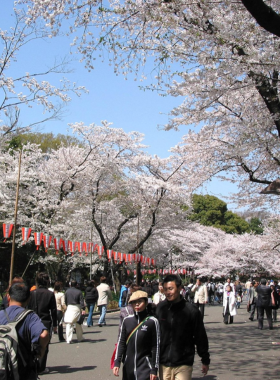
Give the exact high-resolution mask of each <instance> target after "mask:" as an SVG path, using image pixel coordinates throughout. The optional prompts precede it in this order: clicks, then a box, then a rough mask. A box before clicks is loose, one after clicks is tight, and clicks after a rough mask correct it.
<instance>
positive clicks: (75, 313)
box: [64, 281, 85, 344]
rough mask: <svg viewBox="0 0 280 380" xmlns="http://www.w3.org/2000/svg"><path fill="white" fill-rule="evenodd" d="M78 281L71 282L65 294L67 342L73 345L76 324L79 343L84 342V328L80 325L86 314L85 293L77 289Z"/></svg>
mask: <svg viewBox="0 0 280 380" xmlns="http://www.w3.org/2000/svg"><path fill="white" fill-rule="evenodd" d="M77 285H78V284H77V281H71V287H70V288H68V289H67V290H66V292H65V303H66V306H67V309H66V312H65V315H64V323H65V324H66V342H67V343H68V344H71V343H72V339H73V332H74V323H76V334H77V339H78V342H82V341H83V339H84V338H83V327H82V324H80V323H78V321H79V318H80V317H81V314H82V315H84V314H85V304H84V297H83V293H82V292H81V290H80V289H77Z"/></svg>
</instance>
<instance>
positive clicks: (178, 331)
mask: <svg viewBox="0 0 280 380" xmlns="http://www.w3.org/2000/svg"><path fill="white" fill-rule="evenodd" d="M156 316H157V318H158V321H159V324H160V330H161V335H160V364H163V365H165V366H167V367H178V366H181V365H189V366H192V365H193V362H194V354H195V346H196V347H197V353H198V355H199V356H200V357H201V361H202V363H203V364H205V365H208V364H209V363H210V355H209V352H208V338H207V335H206V331H205V328H204V324H203V320H202V315H201V313H200V311H199V309H198V308H197V307H196V306H195V305H193V304H190V303H189V302H186V301H185V300H184V299H183V298H182V299H181V301H179V302H177V303H171V302H168V301H167V300H164V301H162V302H160V303H159V304H158V306H157V311H156Z"/></svg>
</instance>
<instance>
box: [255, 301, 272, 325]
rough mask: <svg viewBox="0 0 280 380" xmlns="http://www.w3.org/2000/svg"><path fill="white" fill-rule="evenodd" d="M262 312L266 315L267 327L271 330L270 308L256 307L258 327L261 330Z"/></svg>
mask: <svg viewBox="0 0 280 380" xmlns="http://www.w3.org/2000/svg"><path fill="white" fill-rule="evenodd" d="M264 311H265V313H266V318H267V323H268V327H269V328H270V329H272V309H271V307H264V306H258V327H259V329H262V328H263V318H264Z"/></svg>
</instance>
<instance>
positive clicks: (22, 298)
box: [0, 282, 50, 380]
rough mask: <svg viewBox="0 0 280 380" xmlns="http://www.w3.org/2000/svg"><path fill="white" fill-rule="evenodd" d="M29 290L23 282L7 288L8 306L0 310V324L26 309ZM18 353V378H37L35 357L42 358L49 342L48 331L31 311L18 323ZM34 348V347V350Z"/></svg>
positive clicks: (27, 379)
mask: <svg viewBox="0 0 280 380" xmlns="http://www.w3.org/2000/svg"><path fill="white" fill-rule="evenodd" d="M29 298H30V290H29V287H28V286H26V284H25V283H23V282H21V283H14V284H13V285H11V287H10V288H9V290H8V294H7V299H8V303H9V306H8V307H7V308H6V309H5V310H1V311H0V325H6V324H8V323H10V322H11V321H15V320H16V319H17V318H18V317H19V316H20V314H22V313H23V312H24V311H25V310H26V306H27V304H28V302H29ZM16 330H17V334H18V345H19V349H20V352H21V354H20V355H18V357H17V361H18V373H19V380H37V378H38V377H37V369H36V362H35V361H36V358H43V357H44V355H45V350H46V347H47V346H48V344H49V340H50V338H49V333H48V330H47V328H46V327H45V326H44V325H43V323H42V322H41V320H40V318H39V316H38V315H37V314H36V313H34V312H33V311H31V312H29V314H28V315H27V316H26V317H25V318H24V319H23V320H22V321H21V322H19V323H18V325H17V327H16ZM34 348H36V349H35V350H34Z"/></svg>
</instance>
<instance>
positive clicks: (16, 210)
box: [9, 150, 22, 285]
mask: <svg viewBox="0 0 280 380" xmlns="http://www.w3.org/2000/svg"><path fill="white" fill-rule="evenodd" d="M21 154H22V150H20V152H19V160H18V179H17V190H16V202H15V216H14V230H13V243H12V254H11V265H10V280H9V284H10V285H11V283H12V280H13V272H14V261H15V246H16V228H17V212H18V197H19V181H20V167H21Z"/></svg>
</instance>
